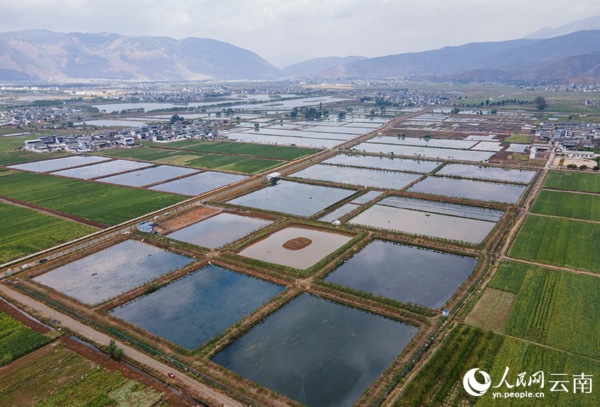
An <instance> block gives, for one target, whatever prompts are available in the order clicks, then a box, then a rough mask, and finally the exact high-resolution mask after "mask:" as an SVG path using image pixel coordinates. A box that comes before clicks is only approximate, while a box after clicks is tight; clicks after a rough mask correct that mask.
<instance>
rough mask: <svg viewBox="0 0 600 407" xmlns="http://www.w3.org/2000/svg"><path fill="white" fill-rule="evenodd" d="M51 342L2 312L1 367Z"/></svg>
mask: <svg viewBox="0 0 600 407" xmlns="http://www.w3.org/2000/svg"><path fill="white" fill-rule="evenodd" d="M51 341H52V339H50V338H49V337H48V336H46V335H42V334H41V333H39V332H36V331H33V330H31V329H29V328H27V327H26V326H25V325H23V324H22V323H20V322H19V321H16V320H14V319H13V318H11V317H10V315H8V314H5V313H4V312H2V311H0V367H1V366H4V365H7V364H9V363H10V362H11V361H13V360H16V359H18V358H20V357H21V356H24V355H26V354H28V353H30V352H33V351H34V350H36V349H38V348H41V347H42V346H44V345H45V344H47V343H48V342H51ZM0 382H1V380H0Z"/></svg>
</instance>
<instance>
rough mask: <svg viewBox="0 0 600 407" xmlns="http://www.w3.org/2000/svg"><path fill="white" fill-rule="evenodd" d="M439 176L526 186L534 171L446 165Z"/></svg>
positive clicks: (439, 172)
mask: <svg viewBox="0 0 600 407" xmlns="http://www.w3.org/2000/svg"><path fill="white" fill-rule="evenodd" d="M437 173H438V174H440V175H451V176H459V177H464V178H480V179H491V180H499V181H507V182H521V183H524V184H528V183H529V182H531V180H532V179H533V177H534V176H535V171H525V170H515V169H508V168H499V167H479V166H477V165H466V164H448V165H446V166H445V167H444V168H442V169H441V170H440V171H438V172H437Z"/></svg>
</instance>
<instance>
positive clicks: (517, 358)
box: [394, 326, 600, 407]
mask: <svg viewBox="0 0 600 407" xmlns="http://www.w3.org/2000/svg"><path fill="white" fill-rule="evenodd" d="M507 366H508V367H509V372H508V374H507V376H506V382H507V383H508V384H509V385H510V386H511V387H510V388H509V387H507V386H506V384H504V385H502V386H501V387H500V388H498V389H495V388H492V389H490V391H488V392H487V393H486V394H485V395H483V396H481V397H478V398H476V400H477V406H486V407H488V406H522V405H524V404H527V405H535V406H548V407H550V406H593V405H596V404H597V396H596V394H593V393H592V394H582V393H581V392H580V393H579V394H574V393H573V375H579V374H581V373H582V372H585V374H586V375H588V374H589V375H593V376H594V377H596V375H597V374H600V363H598V362H595V361H593V360H590V359H587V358H584V357H581V356H578V355H574V354H568V353H564V352H560V351H557V350H555V349H548V348H544V347H541V346H537V345H534V344H531V343H528V342H523V341H520V340H518V339H514V338H510V337H504V336H502V335H498V334H495V333H493V332H486V331H483V330H481V329H478V328H471V327H467V326H458V327H457V328H455V329H454V330H452V331H451V332H450V333H449V334H448V337H447V338H446V340H445V342H444V344H443V345H442V347H441V348H440V349H439V351H437V352H436V353H435V355H433V357H432V358H431V359H430V360H429V361H428V362H427V364H426V365H425V367H424V368H423V369H421V371H420V372H419V373H418V374H417V376H416V378H415V379H414V380H413V382H412V383H411V384H409V385H408V386H407V387H406V390H405V391H404V392H403V393H402V397H401V398H400V399H399V400H398V401H397V402H396V403H395V404H394V406H395V407H408V406H415V405H419V406H422V405H439V404H441V403H442V402H443V403H444V404H445V405H467V404H466V403H470V402H471V401H470V400H469V396H468V395H467V394H466V392H464V390H463V388H462V379H463V376H464V375H465V374H466V373H467V371H469V370H471V369H473V368H474V367H477V368H479V369H481V370H483V371H485V372H487V373H489V375H490V378H491V382H492V385H493V386H496V385H497V384H498V383H500V382H501V380H502V377H503V376H504V373H505V370H506V367H507ZM540 371H542V372H544V374H545V375H546V376H545V378H544V381H545V382H544V387H541V386H540V384H535V383H532V384H531V385H529V386H528V387H525V388H519V387H514V386H515V384H516V382H517V379H518V375H519V374H520V373H521V372H526V377H525V380H527V381H528V383H529V378H530V377H531V376H532V375H533V374H534V373H535V372H540ZM551 372H560V373H565V374H567V375H568V378H565V379H562V378H561V376H558V377H556V376H551V375H550V374H551ZM475 377H476V379H477V380H479V381H480V382H481V381H482V380H483V378H482V377H481V376H480V375H479V374H478V375H476V376H475ZM549 380H551V381H557V380H566V381H567V383H566V385H567V389H568V392H565V391H560V392H559V391H550V389H551V388H552V386H553V384H552V383H549ZM433 381H435V382H436V383H438V385H437V386H431V385H428V383H432V382H433ZM558 388H560V384H559V387H558ZM492 390H493V391H492ZM519 391H527V392H532V393H538V392H541V393H544V397H543V398H537V399H527V400H528V401H534V403H525V401H524V400H523V399H522V398H507V399H505V398H496V399H494V397H493V393H494V392H501V393H502V394H504V393H505V392H519ZM460 401H463V403H464V404H463V403H460ZM453 403H456V404H453ZM469 405H470V404H469Z"/></svg>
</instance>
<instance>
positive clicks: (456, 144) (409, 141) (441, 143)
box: [367, 136, 477, 150]
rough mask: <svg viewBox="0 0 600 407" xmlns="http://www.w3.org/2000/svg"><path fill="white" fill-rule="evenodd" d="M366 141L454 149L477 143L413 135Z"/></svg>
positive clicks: (467, 147) (382, 137)
mask: <svg viewBox="0 0 600 407" xmlns="http://www.w3.org/2000/svg"><path fill="white" fill-rule="evenodd" d="M367 143H382V144H399V145H405V146H419V147H442V148H456V149H465V150H466V149H469V148H471V147H473V146H474V145H475V144H477V142H476V141H469V140H445V139H429V140H425V139H419V138H414V137H406V138H404V139H402V138H396V137H389V136H375V137H373V138H372V139H370V140H368V141H367Z"/></svg>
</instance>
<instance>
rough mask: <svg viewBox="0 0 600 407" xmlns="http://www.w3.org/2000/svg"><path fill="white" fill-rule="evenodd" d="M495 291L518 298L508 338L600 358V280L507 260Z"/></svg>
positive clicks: (494, 280)
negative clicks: (599, 347)
mask: <svg viewBox="0 0 600 407" xmlns="http://www.w3.org/2000/svg"><path fill="white" fill-rule="evenodd" d="M519 283H520V284H519ZM489 286H490V287H492V288H496V289H499V290H505V291H508V292H512V293H515V294H516V295H517V296H516V299H515V301H514V304H513V306H512V309H511V312H510V315H509V318H508V321H507V323H506V326H505V328H504V331H505V332H506V333H507V334H509V335H512V336H516V337H519V338H523V339H528V340H532V341H534V342H539V343H541V344H544V345H547V346H551V347H554V348H557V349H562V350H566V351H569V352H573V353H577V354H580V355H583V356H587V357H590V358H593V359H600V355H599V354H598V343H599V341H600V331H599V330H598V326H599V325H600V303H599V302H598V301H597V296H598V292H599V290H600V280H599V279H598V278H596V277H591V276H585V275H580V274H575V273H568V272H562V271H554V270H548V269H545V268H543V267H536V266H532V265H528V264H524V263H517V262H510V261H505V262H502V264H501V265H500V268H499V270H498V271H497V273H496V275H495V276H494V279H493V280H492V281H491V282H490V284H489Z"/></svg>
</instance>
